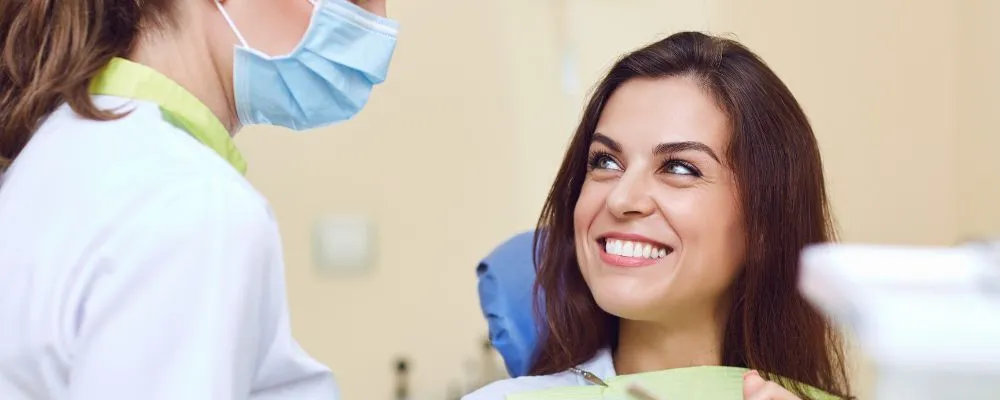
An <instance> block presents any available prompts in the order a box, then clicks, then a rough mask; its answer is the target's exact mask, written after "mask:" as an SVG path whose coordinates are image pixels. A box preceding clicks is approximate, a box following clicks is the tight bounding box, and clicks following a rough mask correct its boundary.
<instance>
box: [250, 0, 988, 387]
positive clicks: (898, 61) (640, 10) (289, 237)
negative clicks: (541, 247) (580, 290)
mask: <svg viewBox="0 0 1000 400" xmlns="http://www.w3.org/2000/svg"><path fill="white" fill-rule="evenodd" d="M389 5H390V15H391V16H392V17H394V18H396V19H398V20H399V21H400V22H401V23H402V30H401V33H400V39H399V47H398V50H397V53H396V57H395V59H394V61H393V65H392V69H391V71H390V74H389V80H388V82H387V83H386V84H384V85H382V86H380V87H378V88H377V89H376V91H375V93H374V95H373V99H372V101H371V103H370V104H369V106H368V107H367V108H365V110H364V111H363V112H362V113H361V114H360V115H359V116H358V117H357V118H356V119H354V120H352V121H350V122H348V123H345V124H343V125H340V126H335V127H332V128H328V129H326V130H324V131H318V132H314V133H309V134H293V133H291V132H287V131H282V130H280V129H278V128H253V129H248V130H245V131H244V132H243V133H242V134H241V135H239V136H238V143H239V146H240V148H241V149H242V151H243V152H244V155H245V156H246V158H247V159H248V161H249V163H250V172H249V177H250V180H251V181H252V182H253V183H254V184H255V185H256V186H257V187H258V188H259V189H260V190H261V191H262V192H263V193H264V195H265V196H267V197H268V198H269V199H270V200H271V202H272V205H273V207H274V210H275V212H276V214H277V217H278V220H279V222H280V224H281V229H282V232H283V235H284V240H285V242H284V245H285V252H286V254H285V257H286V261H287V265H288V271H287V276H288V291H289V296H290V302H291V308H292V323H293V329H294V332H295V335H296V337H297V338H298V339H299V341H300V342H301V344H302V345H303V346H304V347H305V348H306V349H307V350H308V351H309V352H310V353H311V354H312V355H314V356H316V357H317V358H318V359H320V360H321V361H322V362H324V363H326V364H328V365H330V366H331V368H332V369H333V370H334V372H335V374H336V376H337V378H338V380H339V382H340V384H341V387H342V395H343V397H344V398H345V399H372V400H374V399H391V398H395V397H394V396H395V394H394V380H395V373H396V368H397V359H398V358H400V357H403V358H405V359H406V360H407V371H408V375H409V384H410V398H411V399H414V400H418V399H419V400H423V399H427V400H438V399H449V398H452V397H449V396H456V395H459V394H461V393H462V392H464V391H466V390H469V389H472V388H474V387H473V386H475V385H476V384H477V382H478V380H481V379H483V377H482V376H481V375H482V374H481V373H480V371H481V368H480V365H482V364H481V363H482V360H481V357H482V356H483V354H484V353H483V346H482V343H483V340H484V339H485V337H486V333H487V328H486V323H485V320H484V318H483V317H482V315H481V312H480V310H479V304H478V298H477V295H476V275H475V267H476V265H477V263H478V261H479V260H480V259H481V258H482V257H483V256H485V255H486V254H487V253H488V252H489V251H490V250H491V249H492V248H493V247H494V246H496V245H498V244H499V243H500V242H502V241H503V240H505V239H506V238H508V237H510V236H511V235H513V234H515V233H517V232H520V231H523V230H526V229H530V228H532V227H533V226H534V223H535V220H536V218H537V216H538V212H539V210H540V206H541V204H542V201H543V200H544V197H545V195H546V193H547V191H548V186H549V184H550V182H551V180H552V178H553V176H554V174H555V172H556V169H557V167H558V163H559V161H560V160H561V157H562V153H563V150H564V147H565V145H566V144H567V141H568V139H569V137H570V135H571V134H572V131H573V128H574V127H575V125H576V123H577V118H578V115H579V113H580V111H581V108H582V105H583V103H584V100H585V98H586V97H585V96H586V93H587V91H588V90H589V89H590V87H591V86H592V85H593V84H594V83H596V82H597V80H598V79H599V78H600V76H601V75H602V74H603V72H604V71H605V70H606V69H607V68H608V67H609V66H610V65H611V64H612V63H613V62H614V61H615V59H616V58H617V57H618V56H619V55H621V54H622V53H625V52H627V51H629V50H631V49H633V48H637V47H640V46H642V45H644V44H646V43H648V42H651V41H654V40H657V39H659V38H662V37H665V36H667V35H669V34H671V33H673V32H676V31H679V30H699V31H706V32H709V33H715V34H725V35H729V36H730V37H733V38H736V39H738V40H740V41H742V42H743V43H744V44H746V45H747V46H749V47H750V48H751V49H752V50H754V51H756V52H757V53H758V54H759V55H761V56H762V57H763V58H764V59H765V60H766V61H767V62H768V63H769V64H770V65H771V66H772V67H773V69H775V70H776V72H777V73H778V74H779V76H780V77H781V78H782V79H783V80H784V81H785V83H786V84H787V85H788V86H789V87H790V88H791V90H792V92H793V93H794V94H795V95H796V96H797V98H798V99H799V101H800V102H801V103H802V105H803V106H804V107H805V109H806V112H807V114H808V115H809V117H810V118H811V120H812V122H813V126H814V128H815V131H816V134H817V136H818V137H819V141H820V145H821V149H822V152H823V157H824V164H825V167H826V173H827V179H828V185H829V186H828V190H829V192H830V194H831V196H832V200H833V205H834V211H835V213H836V217H837V221H838V224H839V226H840V228H841V233H842V239H843V240H844V241H847V242H872V243H890V244H920V245H949V244H954V243H956V242H958V241H961V240H965V239H968V238H972V237H981V236H988V235H991V234H996V233H998V232H1000V210H998V208H997V207H998V205H1000V186H998V185H997V182H1000V158H998V157H996V156H995V152H996V151H997V149H1000V135H998V132H997V131H998V127H1000V110H998V107H997V105H1000V75H998V74H1000V24H996V23H995V22H996V21H997V19H998V18H1000V2H997V1H992V0H960V1H949V0H940V1H935V0H848V1H836V2H829V1H828V2H814V1H801V0H755V1H749V0H745V1H736V0H728V1H727V0H531V1H529V0H503V1H487V0H478V1H447V0H421V1H398V0H397V1H390V3H389ZM330 216H334V217H337V216H348V217H351V218H354V219H360V220H362V221H364V222H365V223H366V224H368V226H370V227H371V228H372V230H373V232H374V233H373V235H372V238H373V240H372V241H371V242H370V243H369V247H368V249H369V253H368V254H371V255H372V257H371V258H368V259H367V261H366V262H365V266H364V267H363V268H360V269H353V270H351V271H339V270H337V269H336V268H329V267H326V266H324V264H323V263H321V262H318V261H317V257H316V255H317V253H318V249H317V248H316V245H315V241H314V232H315V230H316V229H317V226H318V224H319V223H320V221H322V220H323V219H324V218H326V217H330ZM857 358H858V361H857V364H858V367H857V373H856V375H857V376H858V380H856V382H857V383H858V384H860V386H862V387H863V386H864V385H865V379H867V377H868V376H869V375H868V374H867V373H866V370H865V367H864V362H863V357H857ZM497 365H499V364H497ZM862 398H864V392H862Z"/></svg>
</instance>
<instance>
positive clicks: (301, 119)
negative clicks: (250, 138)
mask: <svg viewBox="0 0 1000 400" xmlns="http://www.w3.org/2000/svg"><path fill="white" fill-rule="evenodd" d="M310 2H311V3H313V15H312V20H311V21H310V22H309V28H308V29H307V30H306V33H305V35H303V37H302V41H301V42H300V43H299V44H298V46H296V48H295V50H293V51H292V52H291V53H289V54H288V55H285V56H280V57H272V56H268V55H266V54H264V53H261V52H260V51H257V50H254V49H253V48H251V47H250V45H249V44H248V43H247V41H246V40H245V39H244V38H243V35H242V34H241V33H240V31H239V29H237V28H236V24H234V23H233V20H232V19H231V18H230V17H229V13H227V12H226V10H225V8H224V7H222V4H221V3H219V2H218V1H216V3H215V4H216V6H217V7H218V8H219V10H220V11H221V12H222V15H223V16H224V17H225V19H226V21H227V22H228V23H229V26H230V27H231V28H232V30H233V33H235V34H236V37H237V38H238V39H239V40H240V43H241V44H242V47H236V50H235V57H234V60H233V62H234V66H233V68H234V71H233V86H234V95H235V101H236V113H237V115H238V117H239V120H240V123H241V124H242V125H276V126H283V127H286V128H290V129H293V130H297V131H302V130H306V129H313V128H319V127H323V126H327V125H331V124H334V123H337V122H341V121H344V120H347V119H350V118H351V117H353V116H354V115H355V114H357V113H358V111H360V110H361V108H362V107H364V105H365V104H366V103H367V102H368V97H369V96H370V95H371V91H372V87H373V86H375V85H377V84H379V83H382V82H383V81H385V78H386V74H387V73H388V69H389V62H390V60H391V59H392V53H393V51H394V50H395V48H396V30H397V28H398V25H397V23H396V22H395V21H392V20H389V19H386V18H381V17H379V16H376V15H374V14H371V13H368V12H367V11H365V10H363V9H361V8H360V7H358V6H356V5H354V4H353V3H350V2H348V1H346V0H319V1H316V0H310Z"/></svg>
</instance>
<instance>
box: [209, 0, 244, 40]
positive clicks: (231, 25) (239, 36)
mask: <svg viewBox="0 0 1000 400" xmlns="http://www.w3.org/2000/svg"><path fill="white" fill-rule="evenodd" d="M215 6H216V7H217V8H218V9H219V12H221V13H222V18H225V19H226V22H227V23H228V24H229V28H230V29H232V30H233V33H234V34H236V38H237V39H239V40H240V44H242V45H243V47H245V48H248V49H249V48H250V45H249V44H248V43H247V40H246V39H244V38H243V35H242V34H240V30H239V29H236V23H234V22H233V19H232V18H229V13H228V12H226V8H225V7H223V6H222V3H221V2H219V0H215Z"/></svg>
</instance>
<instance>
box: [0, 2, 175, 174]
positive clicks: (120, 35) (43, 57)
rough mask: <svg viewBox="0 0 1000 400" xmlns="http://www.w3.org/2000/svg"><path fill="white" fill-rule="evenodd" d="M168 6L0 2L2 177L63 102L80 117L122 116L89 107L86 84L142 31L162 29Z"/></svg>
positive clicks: (166, 4)
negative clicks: (155, 27)
mask: <svg viewBox="0 0 1000 400" xmlns="http://www.w3.org/2000/svg"><path fill="white" fill-rule="evenodd" d="M173 3H174V2H173V1H170V0H71V1H60V0H22V1H16V0H15V1H0V34H2V35H0V37H2V38H3V39H2V41H0V45H2V48H3V50H2V54H0V172H2V171H3V170H5V169H6V168H7V167H8V166H9V165H10V163H11V162H13V160H14V158H15V157H17V155H18V153H20V152H21V150H22V149H23V148H24V146H25V145H26V144H27V143H28V140H29V139H30V138H31V135H32V134H33V133H34V131H35V129H36V128H37V126H38V124H39V122H40V121H41V120H42V119H43V118H45V117H46V116H47V115H48V114H49V113H51V112H52V111H54V110H55V109H56V107H58V106H59V105H61V104H62V103H63V102H66V103H68V104H69V105H70V107H72V108H73V110H74V111H75V112H76V113H78V114H80V115H81V116H83V117H85V118H91V119H96V120H109V119H114V118H117V117H119V115H116V114H114V113H111V112H108V111H105V110H101V109H98V108H97V107H96V106H95V105H94V103H93V102H92V101H91V98H90V93H89V89H90V82H91V80H92V79H93V78H94V77H95V76H96V75H97V74H98V73H99V72H100V70H101V69H102V68H104V66H105V65H107V64H108V62H110V61H111V59H112V58H113V57H125V56H127V55H128V53H129V52H130V50H131V49H132V46H134V45H135V42H136V40H137V38H138V36H139V32H140V30H141V29H143V28H145V26H151V25H157V24H162V23H165V22H167V21H168V20H169V19H168V18H167V17H168V16H169V11H170V7H171V5H172V4H173Z"/></svg>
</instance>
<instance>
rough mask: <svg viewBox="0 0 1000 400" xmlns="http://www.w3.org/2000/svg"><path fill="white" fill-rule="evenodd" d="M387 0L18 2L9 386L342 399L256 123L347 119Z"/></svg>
mask: <svg viewBox="0 0 1000 400" xmlns="http://www.w3.org/2000/svg"><path fill="white" fill-rule="evenodd" d="M396 29H397V24H396V22H394V21H391V20H388V19H386V18H385V0H359V1H354V2H350V1H347V0H315V1H312V2H311V1H310V0H73V1H57V0H24V1H2V2H0V174H2V175H0V398H2V399H5V400H19V399H43V398H44V399H101V400H118V399H121V400H126V399H127V400H133V399H148V400H159V399H164V400H166V399H185V400H209V399H212V400H219V399H261V400H263V399H268V400H270V399H336V398H337V397H338V393H337V388H336V385H335V383H334V381H333V379H332V377H331V374H330V372H329V370H328V369H327V368H326V367H324V366H323V365H321V364H319V363H318V362H316V361H315V360H313V359H312V358H310V357H309V356H308V355H307V354H306V353H305V352H304V351H303V350H302V349H301V348H300V347H299V346H298V344H297V343H296V342H295V340H294V339H293V338H292V336H291V332H290V328H289V316H288V309H287V302H286V292H285V282H284V265H283V261H282V250H281V241H280V239H279V236H278V228H277V224H276V223H275V219H274V216H273V214H272V212H271V210H270V208H269V206H268V203H267V201H266V200H265V199H264V198H263V197H261V195H260V194H259V193H258V192H257V191H255V190H254V188H253V187H252V186H251V185H250V183H248V182H247V180H246V179H245V178H244V176H243V173H244V171H245V169H246V164H245V162H244V160H243V158H242V157H241V156H240V153H239V151H238V150H237V149H236V146H235V145H234V143H233V140H232V135H233V134H235V133H236V132H237V131H238V130H239V128H240V127H241V126H245V125H252V124H264V125H275V126H282V127H287V128H290V129H292V130H306V129H312V128H318V127H322V126H327V125H330V124H332V123H335V122H338V121H343V120H346V119H348V118H350V117H352V116H353V115H354V114H355V113H357V112H358V111H359V110H360V109H361V108H362V107H363V106H364V105H365V104H366V102H367V101H368V97H369V94H370V92H371V90H372V87H373V86H374V85H376V84H378V83H381V82H382V81H383V80H384V79H385V77H386V73H387V69H388V65H389V62H390V59H391V58H392V54H393V50H394V48H395V45H396Z"/></svg>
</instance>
